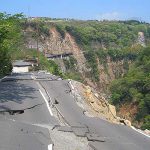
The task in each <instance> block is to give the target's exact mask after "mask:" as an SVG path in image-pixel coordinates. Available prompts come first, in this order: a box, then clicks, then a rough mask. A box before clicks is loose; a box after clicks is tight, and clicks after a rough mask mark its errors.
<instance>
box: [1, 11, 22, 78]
mask: <svg viewBox="0 0 150 150" xmlns="http://www.w3.org/2000/svg"><path fill="white" fill-rule="evenodd" d="M22 17H23V16H22V15H21V14H17V15H13V16H12V15H7V14H5V13H0V77H3V76H5V75H6V74H9V73H10V72H11V70H12V65H11V64H12V63H11V54H12V53H13V52H14V51H15V50H16V49H17V47H18V45H19V43H20V39H21V28H20V19H22Z"/></svg>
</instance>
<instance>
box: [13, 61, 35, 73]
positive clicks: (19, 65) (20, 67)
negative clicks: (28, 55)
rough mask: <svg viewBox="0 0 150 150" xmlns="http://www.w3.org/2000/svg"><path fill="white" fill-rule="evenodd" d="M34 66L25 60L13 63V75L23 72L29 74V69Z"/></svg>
mask: <svg viewBox="0 0 150 150" xmlns="http://www.w3.org/2000/svg"><path fill="white" fill-rule="evenodd" d="M32 66H33V65H32V64H31V63H30V62H25V61H23V60H17V61H15V62H14V63H13V70H12V72H13V73H22V72H29V69H30V68H31V67H32Z"/></svg>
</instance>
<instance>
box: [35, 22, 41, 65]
mask: <svg viewBox="0 0 150 150" xmlns="http://www.w3.org/2000/svg"><path fill="white" fill-rule="evenodd" d="M36 32H37V39H36V40H37V63H38V66H39V64H40V51H39V25H38V21H37V23H36Z"/></svg>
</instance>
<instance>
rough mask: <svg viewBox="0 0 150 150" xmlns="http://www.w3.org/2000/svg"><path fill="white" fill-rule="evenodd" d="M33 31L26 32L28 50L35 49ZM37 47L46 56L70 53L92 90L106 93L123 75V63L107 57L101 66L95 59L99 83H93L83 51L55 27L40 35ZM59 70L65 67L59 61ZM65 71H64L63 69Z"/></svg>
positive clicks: (69, 37) (67, 35)
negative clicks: (46, 34)
mask: <svg viewBox="0 0 150 150" xmlns="http://www.w3.org/2000/svg"><path fill="white" fill-rule="evenodd" d="M34 32H35V31H34V29H32V28H30V29H28V30H27V31H26V33H25V34H26V41H27V42H26V43H27V47H28V48H37V39H36V38H35V37H33V33H34ZM38 40H39V41H38V46H39V49H40V51H43V53H48V54H63V53H72V54H73V56H74V58H75V59H76V60H77V70H78V71H79V72H80V73H81V74H82V76H83V78H84V81H85V82H86V83H87V84H88V85H90V86H91V87H93V88H96V89H97V90H98V91H100V92H108V87H109V84H110V83H111V82H112V80H114V79H116V78H117V77H119V76H123V75H124V73H125V71H126V70H125V68H124V61H125V60H120V61H113V60H111V58H110V57H107V61H106V62H105V64H101V63H100V60H99V59H98V58H97V64H98V71H99V82H97V83H94V82H92V81H91V79H90V78H88V77H87V75H86V74H88V73H89V72H90V68H88V67H87V66H86V64H87V61H86V59H85V57H84V54H83V50H82V49H81V48H80V47H79V46H78V44H77V43H76V41H75V39H74V37H72V36H71V35H70V34H69V33H68V32H66V33H65V35H64V37H62V36H61V34H60V33H59V32H58V31H57V30H56V28H55V27H52V28H50V30H49V36H45V35H44V34H41V35H40V37H39V39H38ZM60 64H61V68H64V67H65V65H64V64H63V61H61V63H60ZM64 70H65V69H64Z"/></svg>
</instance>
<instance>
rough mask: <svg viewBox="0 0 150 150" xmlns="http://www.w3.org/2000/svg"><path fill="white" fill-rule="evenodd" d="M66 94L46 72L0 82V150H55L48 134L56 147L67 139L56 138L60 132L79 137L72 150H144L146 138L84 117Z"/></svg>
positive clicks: (61, 84)
mask: <svg viewBox="0 0 150 150" xmlns="http://www.w3.org/2000/svg"><path fill="white" fill-rule="evenodd" d="M70 91H71V85H70V83H69V81H68V80H61V78H59V77H56V76H53V75H51V74H48V73H46V72H42V73H40V72H34V73H26V74H12V75H11V76H7V77H5V78H3V79H2V80H1V82H0V131H1V134H0V149H5V150H9V149H11V150H18V149H21V150H29V149H36V150H47V149H48V150H51V149H56V150H57V146H55V145H57V142H58V141H57V142H56V140H54V139H55V137H54V135H53V132H52V131H54V130H55V131H58V133H59V135H57V136H58V137H57V138H58V139H59V142H61V140H63V139H62V138H66V137H65V136H69V135H67V134H65V135H64V137H62V138H59V137H61V134H62V135H63V134H64V133H71V134H74V135H75V137H77V138H81V139H82V138H83V139H84V140H85V141H84V143H83V139H82V144H85V145H86V144H87V145H86V146H83V147H84V148H83V147H80V148H78V149H85V150H86V149H87V150H88V149H89V150H101V149H102V150H149V147H150V138H149V137H148V136H145V135H142V134H140V133H138V132H136V131H135V130H133V129H132V128H130V127H127V126H124V125H117V124H112V123H109V122H107V121H105V120H102V119H100V118H96V117H88V116H86V115H85V114H84V111H83V110H82V108H80V107H79V106H78V105H77V104H76V101H75V98H74V96H73V95H72V94H71V92H70ZM55 135H56V134H55ZM74 139H75V138H74ZM86 141H87V143H86ZM75 142H76V141H75V140H72V143H71V145H72V147H69V146H68V147H67V144H69V142H66V143H64V144H63V147H61V148H58V149H62V150H63V149H64V150H65V149H68V150H75V149H76V148H75V147H74V146H73V144H74V143H75ZM8 143H9V144H8ZM77 144H81V141H80V142H79V143H77Z"/></svg>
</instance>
